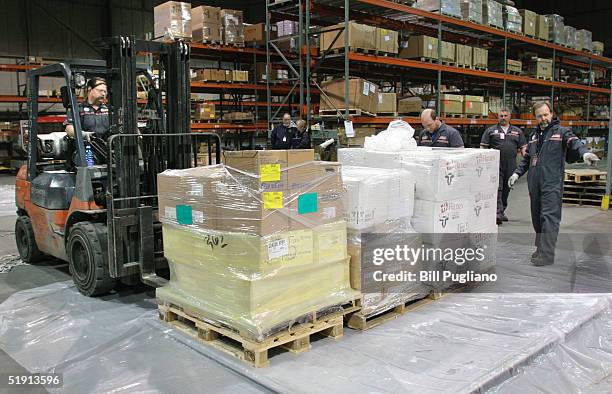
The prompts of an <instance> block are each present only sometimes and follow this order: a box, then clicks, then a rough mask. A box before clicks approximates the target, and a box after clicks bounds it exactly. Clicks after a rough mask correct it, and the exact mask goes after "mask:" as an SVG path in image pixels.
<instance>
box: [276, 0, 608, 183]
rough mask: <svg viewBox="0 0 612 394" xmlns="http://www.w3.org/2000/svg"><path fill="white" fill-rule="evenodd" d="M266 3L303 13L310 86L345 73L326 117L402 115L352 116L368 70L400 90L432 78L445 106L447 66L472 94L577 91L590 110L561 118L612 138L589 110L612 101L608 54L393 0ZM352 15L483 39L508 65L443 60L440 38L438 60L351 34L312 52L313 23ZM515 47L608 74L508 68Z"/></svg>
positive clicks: (289, 13)
mask: <svg viewBox="0 0 612 394" xmlns="http://www.w3.org/2000/svg"><path fill="white" fill-rule="evenodd" d="M267 11H272V12H275V13H277V14H279V15H283V16H284V17H285V18H287V19H289V18H292V19H293V20H298V21H299V22H300V23H299V25H300V27H302V26H303V28H300V31H299V39H300V40H301V41H300V42H301V43H302V45H303V46H304V47H305V48H307V50H306V56H302V57H301V63H300V64H301V68H300V69H299V70H298V69H297V68H295V71H296V72H295V74H296V77H299V78H301V80H302V81H304V82H303V86H304V88H307V87H308V86H311V85H313V86H316V87H319V86H318V82H319V81H320V80H321V79H322V77H323V76H327V75H329V76H334V77H342V78H344V81H345V92H347V94H345V97H344V101H345V106H344V109H343V110H339V111H338V113H337V117H336V118H335V119H334V118H331V119H330V118H325V119H323V120H327V123H336V124H338V125H340V124H341V122H342V121H344V120H351V121H352V122H353V124H355V125H372V126H383V125H386V124H388V122H390V121H391V120H393V119H396V118H394V117H368V116H351V115H350V114H349V105H348V102H349V99H348V90H349V89H348V86H349V78H350V77H362V78H365V79H368V80H370V81H372V82H376V83H379V82H383V81H384V82H386V83H387V85H389V84H388V82H391V84H390V85H391V89H392V91H396V92H397V93H400V94H402V93H405V92H406V90H407V87H410V85H411V84H414V83H418V84H426V83H427V84H431V85H432V91H435V101H436V104H437V107H438V108H439V107H440V94H441V92H442V89H441V87H442V85H443V78H442V74H444V84H447V85H459V86H460V85H463V87H464V89H462V90H463V91H464V92H465V93H466V94H467V93H472V92H479V93H481V94H483V95H487V96H488V95H492V94H490V91H496V92H500V93H501V94H496V95H497V96H501V97H502V100H503V102H504V104H514V103H515V102H518V101H519V100H520V98H521V97H524V96H526V93H529V96H532V97H535V96H539V97H547V98H549V100H550V101H551V103H552V104H553V106H557V105H558V103H559V97H560V96H561V95H562V96H563V98H571V99H572V100H573V101H574V102H578V103H582V104H585V103H586V107H587V111H586V116H583V117H582V118H572V119H562V122H561V123H562V124H563V125H565V126H572V127H575V128H579V129H581V130H580V131H579V133H578V134H581V135H582V136H584V135H585V134H586V133H587V131H588V130H589V129H599V133H600V134H602V133H603V132H604V129H605V128H606V127H607V134H608V140H611V139H612V123H610V122H609V119H591V116H590V112H591V111H590V109H591V108H590V106H591V103H592V102H599V103H605V104H608V105H609V104H610V102H611V101H612V89H611V86H612V80H610V79H609V78H612V59H610V58H606V57H603V56H598V55H595V54H593V53H589V52H585V51H578V50H575V49H572V48H568V47H564V46H561V45H557V44H553V43H551V42H547V41H543V40H540V39H536V38H531V37H528V36H524V35H520V34H515V33H513V32H508V31H505V30H501V29H497V28H494V27H490V26H485V25H480V24H476V23H473V22H469V21H465V20H461V19H457V18H454V17H451V16H447V15H443V14H441V13H435V12H428V11H424V10H421V9H417V8H415V7H412V6H409V5H405V4H401V3H399V2H393V1H389V0H300V1H289V0H287V1H280V2H273V3H272V2H270V1H268V3H267ZM268 19H270V18H268ZM349 21H355V22H358V23H364V24H368V25H372V26H378V27H384V28H388V29H392V30H397V31H400V32H403V33H413V34H425V35H429V36H432V37H437V38H438V40H444V41H450V42H456V43H461V44H465V45H472V46H479V47H483V48H486V49H489V54H490V56H499V57H500V58H502V57H503V70H500V71H491V70H475V69H469V68H461V67H454V66H451V65H445V64H442V61H441V56H440V55H441V53H440V52H441V51H442V48H441V46H438V52H439V53H438V60H437V63H436V62H434V63H430V62H422V61H419V60H412V59H401V58H399V57H392V56H380V55H374V54H366V53H359V52H356V51H352V50H351V49H350V48H349V42H348V35H346V34H345V35H344V45H343V47H344V48H343V49H342V50H340V51H334V53H331V52H330V51H326V52H321V53H319V54H318V56H310V54H311V51H310V46H311V45H312V46H315V42H316V37H317V36H318V35H319V34H320V32H321V29H320V28H312V26H314V25H317V26H321V27H325V26H330V25H335V24H343V27H341V28H340V29H338V33H337V35H336V39H338V37H339V35H340V34H341V32H342V31H346V30H347V29H348V24H349ZM517 52H535V53H536V54H537V55H538V56H539V57H546V58H550V59H554V60H555V61H554V62H553V76H556V74H557V70H556V69H557V68H559V67H561V66H563V67H564V68H566V67H572V68H575V69H581V70H583V71H588V73H589V74H588V75H590V73H591V71H594V70H607V72H608V80H606V81H605V82H604V83H603V84H600V85H599V86H597V85H595V84H594V83H593V81H592V80H591V78H589V80H588V83H586V84H579V83H568V82H564V81H560V80H558V78H556V77H555V78H553V80H550V81H549V80H543V79H537V78H532V77H529V76H524V75H512V74H509V73H508V72H507V69H506V60H507V59H508V58H509V54H511V53H517ZM407 74H409V75H407ZM381 86H382V84H381ZM449 93H451V92H449ZM321 96H322V97H324V96H325V94H324V92H321ZM304 102H305V104H304V105H305V112H306V114H307V116H308V120H309V122H310V123H312V121H313V120H320V118H319V117H318V116H317V114H315V113H314V112H313V111H312V103H311V99H310V97H308V94H307V92H306V93H305V100H304ZM401 118H402V119H404V120H406V121H408V122H411V123H416V124H419V123H420V122H419V118H418V117H410V116H406V117H401ZM445 122H446V123H448V124H451V125H459V126H468V127H475V126H480V127H483V126H488V125H492V124H495V123H497V121H496V120H495V119H489V118H483V119H473V118H447V119H445ZM512 123H513V124H516V125H519V126H526V127H528V128H529V127H530V126H531V127H533V126H535V124H536V122H535V120H533V119H513V120H512ZM324 129H325V127H324ZM330 131H331V130H328V131H327V132H326V133H324V137H329V136H330ZM336 138H337V137H336ZM608 150H609V148H608ZM608 157H609V154H608ZM611 166H612V160H608V173H612V168H610V167H611ZM607 183H608V184H607V189H606V194H608V195H610V177H608V182H607Z"/></svg>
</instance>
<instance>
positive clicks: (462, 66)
mask: <svg viewBox="0 0 612 394" xmlns="http://www.w3.org/2000/svg"><path fill="white" fill-rule="evenodd" d="M456 67H459V68H471V69H473V68H474V67H472V65H471V64H459V63H457V66H456Z"/></svg>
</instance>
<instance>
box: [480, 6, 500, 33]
mask: <svg viewBox="0 0 612 394" xmlns="http://www.w3.org/2000/svg"><path fill="white" fill-rule="evenodd" d="M482 23H483V24H485V25H489V26H494V27H498V28H500V29H503V28H504V16H503V11H502V5H501V3H498V2H497V1H495V0H482Z"/></svg>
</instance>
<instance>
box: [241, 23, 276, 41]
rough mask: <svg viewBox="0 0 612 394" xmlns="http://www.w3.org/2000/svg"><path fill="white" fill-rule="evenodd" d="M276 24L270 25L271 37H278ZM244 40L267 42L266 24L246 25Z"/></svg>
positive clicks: (272, 38)
mask: <svg viewBox="0 0 612 394" xmlns="http://www.w3.org/2000/svg"><path fill="white" fill-rule="evenodd" d="M276 34H277V27H276V25H270V39H271V40H274V39H275V38H276V37H277V35H276ZM244 41H245V42H255V43H256V44H258V45H265V44H266V24H265V23H257V24H255V25H244Z"/></svg>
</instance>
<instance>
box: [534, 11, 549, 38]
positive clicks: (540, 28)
mask: <svg viewBox="0 0 612 394" xmlns="http://www.w3.org/2000/svg"><path fill="white" fill-rule="evenodd" d="M536 21H537V23H536V36H537V37H538V38H539V39H541V40H544V41H548V17H547V16H546V15H538V17H537V18H536Z"/></svg>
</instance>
